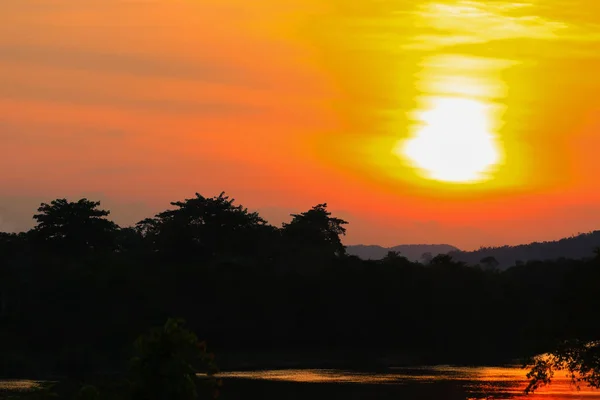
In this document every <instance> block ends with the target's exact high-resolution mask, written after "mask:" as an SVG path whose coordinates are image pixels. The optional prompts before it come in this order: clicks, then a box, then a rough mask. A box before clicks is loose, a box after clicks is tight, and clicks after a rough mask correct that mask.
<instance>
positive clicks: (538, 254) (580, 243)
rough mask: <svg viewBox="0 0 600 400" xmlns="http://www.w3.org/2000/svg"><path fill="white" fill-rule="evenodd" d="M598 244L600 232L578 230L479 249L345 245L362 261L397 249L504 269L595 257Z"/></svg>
mask: <svg viewBox="0 0 600 400" xmlns="http://www.w3.org/2000/svg"><path fill="white" fill-rule="evenodd" d="M599 246H600V231H593V232H589V233H580V234H578V235H574V236H571V237H566V238H563V239H560V240H555V241H545V242H533V243H529V244H521V245H516V246H508V245H506V246H499V247H481V248H480V249H478V250H473V251H463V250H460V249H458V248H457V247H454V246H451V245H448V244H429V245H428V244H409V245H400V246H394V247H382V246H377V245H353V246H347V247H346V251H347V252H348V254H350V255H354V256H358V257H360V258H362V259H364V260H380V259H382V258H384V257H385V256H386V254H387V253H388V252H389V251H396V252H400V255H402V256H404V257H406V258H408V259H409V260H411V261H423V254H426V253H429V256H430V257H435V256H436V255H438V254H448V255H450V256H452V258H453V259H454V260H456V261H462V262H464V263H466V264H467V265H482V264H486V262H485V260H488V262H489V260H492V259H493V260H495V261H494V264H495V263H497V264H496V265H495V266H496V267H497V268H498V269H500V270H504V269H507V268H510V267H512V266H515V265H521V264H525V263H527V262H528V261H534V260H539V261H550V260H557V259H561V258H564V259H585V258H591V257H593V256H594V249H596V248H597V247H599Z"/></svg>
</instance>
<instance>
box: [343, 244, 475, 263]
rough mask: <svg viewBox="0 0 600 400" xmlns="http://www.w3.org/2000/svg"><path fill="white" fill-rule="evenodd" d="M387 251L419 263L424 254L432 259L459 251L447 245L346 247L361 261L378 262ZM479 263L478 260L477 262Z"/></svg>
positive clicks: (347, 250)
mask: <svg viewBox="0 0 600 400" xmlns="http://www.w3.org/2000/svg"><path fill="white" fill-rule="evenodd" d="M389 251H396V252H399V253H400V255H402V256H403V257H406V258H408V259H409V260H411V261H421V257H422V256H423V254H425V253H430V254H431V256H432V257H435V256H437V255H438V254H447V253H449V252H456V251H458V252H460V249H458V248H456V247H454V246H450V245H449V244H402V245H400V246H394V247H382V246H377V245H362V244H359V245H355V246H346V252H347V253H348V254H350V255H353V256H357V257H360V258H362V259H363V260H380V259H382V258H383V257H385V256H386V254H387V253H388V252H389ZM478 261H479V260H478Z"/></svg>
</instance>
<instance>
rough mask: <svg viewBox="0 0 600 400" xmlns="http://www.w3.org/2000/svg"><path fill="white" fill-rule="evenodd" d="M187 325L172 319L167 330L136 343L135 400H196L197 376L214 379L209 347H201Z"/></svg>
mask: <svg viewBox="0 0 600 400" xmlns="http://www.w3.org/2000/svg"><path fill="white" fill-rule="evenodd" d="M183 325H184V323H183V321H182V320H177V319H169V320H168V321H167V322H166V324H165V325H164V327H162V328H155V329H152V330H150V331H149V332H148V333H147V334H145V335H143V336H140V337H139V338H138V339H137V340H136V342H135V352H136V356H135V357H134V358H133V359H132V365H131V373H132V382H133V397H134V399H140V400H152V399H156V400H163V399H170V400H190V399H195V398H197V397H198V391H197V386H196V384H197V381H198V377H197V373H198V372H204V373H207V374H208V375H209V376H212V375H213V374H214V373H215V372H216V367H215V365H214V362H213V358H214V356H213V355H212V354H207V353H206V343H204V342H202V343H200V342H199V341H198V338H197V337H196V335H195V334H194V333H193V332H191V331H189V330H187V329H185V328H184V327H183Z"/></svg>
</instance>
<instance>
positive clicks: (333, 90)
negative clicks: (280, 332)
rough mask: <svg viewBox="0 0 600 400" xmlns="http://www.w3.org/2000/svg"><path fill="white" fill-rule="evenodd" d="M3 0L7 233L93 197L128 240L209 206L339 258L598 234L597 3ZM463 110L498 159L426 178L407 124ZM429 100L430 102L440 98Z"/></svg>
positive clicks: (2, 211)
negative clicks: (250, 216) (314, 214)
mask: <svg viewBox="0 0 600 400" xmlns="http://www.w3.org/2000/svg"><path fill="white" fill-rule="evenodd" d="M568 4H569V7H568V9H567V8H565V7H564V2H563V1H562V0H544V1H541V0H524V1H522V2H520V3H515V2H508V1H483V0H482V1H474V0H471V1H450V0H447V1H440V2H429V1H421V2H419V1H415V0H413V1H405V0H396V1H393V0H388V1H376V0H330V1H328V2H323V1H316V0H315V1H312V0H311V1H307V0H303V1H301V0H283V1H281V0H278V1H275V0H260V1H256V2H248V1H245V0H201V1H200V0H186V1H184V0H168V1H167V0H155V1H150V0H148V1H143V0H135V1H134V0H131V1H125V0H86V1H81V0H4V2H3V4H2V11H1V13H0V151H1V152H2V157H0V229H5V230H21V229H26V228H28V227H29V226H31V223H32V221H31V215H32V214H33V212H34V211H35V208H36V206H37V205H38V204H39V203H40V202H41V201H50V200H52V199H53V198H56V197H65V196H67V197H70V198H73V199H75V198H78V197H80V196H89V197H90V198H94V199H101V200H103V204H104V205H105V206H106V207H108V208H110V209H111V210H113V216H114V218H115V219H116V220H117V222H120V223H122V224H129V223H133V222H135V221H137V220H139V219H141V218H143V217H145V216H147V215H151V214H153V213H154V212H156V211H160V210H162V209H165V208H166V207H167V206H168V202H169V201H175V200H180V199H183V198H186V197H190V196H192V195H193V193H194V192H200V193H202V194H204V195H207V196H210V195H216V194H218V193H219V192H221V191H222V190H224V191H226V192H227V193H229V194H231V195H232V196H233V197H235V198H236V199H237V200H238V201H239V202H240V203H242V204H244V205H246V206H247V207H249V208H251V209H256V210H259V211H260V212H261V214H263V215H264V216H265V217H266V218H267V219H268V220H269V221H271V222H272V223H275V224H279V223H281V222H282V221H284V220H287V215H288V214H289V213H291V212H299V211H303V210H305V209H308V208H309V207H310V206H312V205H314V204H316V203H320V202H328V203H329V205H330V208H331V209H332V211H334V213H335V214H337V215H339V216H341V217H343V218H346V219H348V220H349V221H350V223H351V224H350V226H349V232H348V236H347V238H346V240H345V242H346V243H347V244H355V243H366V244H371V243H373V244H382V245H395V244H401V243H441V242H444V243H450V244H453V245H456V246H458V247H461V248H465V249H471V248H477V247H479V246H480V245H485V246H488V245H502V244H516V243H521V242H529V241H533V240H551V239H557V238H560V237H563V236H568V235H571V234H574V233H578V232H585V231H589V230H594V229H598V228H599V227H600V202H599V201H598V200H600V186H598V185H596V179H595V178H596V177H597V176H598V174H599V173H600V159H598V156H597V149H598V148H600V97H598V96H597V93H598V91H599V89H600V74H598V73H597V71H600V3H598V4H596V2H591V1H588V0H574V1H570V2H568ZM455 90H458V91H460V92H461V93H462V92H463V91H469V93H475V94H476V95H477V96H478V97H477V99H478V100H477V101H479V102H481V104H484V105H486V107H487V106H489V107H491V108H490V109H494V110H496V111H495V114H494V115H495V116H494V117H493V120H492V119H491V120H490V123H493V125H494V126H495V128H494V129H495V131H494V134H495V135H496V137H497V139H498V141H499V143H500V144H501V150H502V153H503V154H504V157H505V159H504V162H503V163H502V164H501V165H499V166H498V167H497V168H496V169H495V170H494V171H495V172H493V173H492V174H491V175H490V179H489V180H487V181H484V182H482V183H472V184H450V183H441V182H436V181H432V180H428V179H425V178H423V177H422V175H419V173H418V171H416V170H415V169H414V168H413V167H411V166H410V165H408V164H407V162H406V160H403V159H401V158H399V157H398V156H396V155H394V154H393V153H392V149H393V147H394V144H395V143H397V142H398V141H402V140H406V139H408V138H409V137H410V136H411V135H412V134H413V133H414V132H415V130H414V128H413V126H414V121H413V120H411V118H413V117H411V116H413V115H415V112H416V111H418V110H419V109H420V108H422V107H423V104H424V102H426V101H427V99H431V98H434V99H435V98H444V96H448V93H446V92H447V91H455ZM440 96H441V97H440Z"/></svg>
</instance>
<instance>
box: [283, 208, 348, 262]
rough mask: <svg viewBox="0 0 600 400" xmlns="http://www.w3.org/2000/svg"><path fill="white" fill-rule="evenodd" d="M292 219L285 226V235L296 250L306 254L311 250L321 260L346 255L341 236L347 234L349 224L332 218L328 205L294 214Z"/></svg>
mask: <svg viewBox="0 0 600 400" xmlns="http://www.w3.org/2000/svg"><path fill="white" fill-rule="evenodd" d="M292 217H293V219H292V221H291V222H290V223H289V224H285V223H284V224H283V235H284V237H285V239H286V241H287V243H288V244H291V245H292V247H295V248H296V250H299V251H300V252H302V253H305V254H306V251H307V249H310V250H312V251H311V253H313V254H314V253H317V254H319V256H318V257H319V258H321V259H322V258H332V257H339V256H343V255H345V254H346V247H345V246H344V245H343V244H342V241H341V238H340V236H341V235H345V234H346V228H344V225H346V224H347V223H348V222H347V221H344V220H343V219H340V218H335V217H331V213H330V212H329V211H327V203H323V204H317V205H316V206H314V207H313V208H311V209H310V210H308V211H306V212H303V213H300V214H292Z"/></svg>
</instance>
